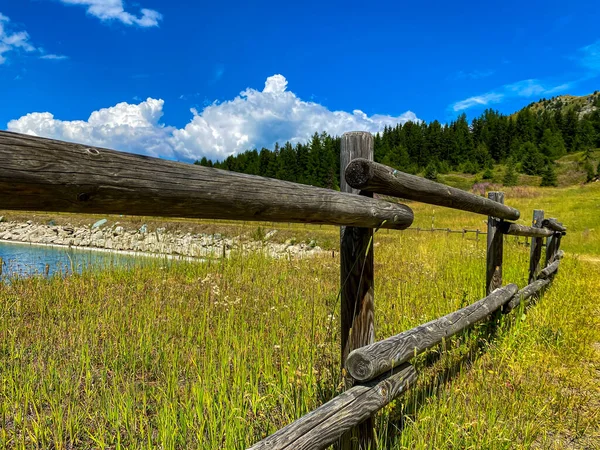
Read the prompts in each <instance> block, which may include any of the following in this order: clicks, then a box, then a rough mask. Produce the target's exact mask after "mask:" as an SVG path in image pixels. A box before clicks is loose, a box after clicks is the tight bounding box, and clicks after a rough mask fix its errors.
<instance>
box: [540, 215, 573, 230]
mask: <svg viewBox="0 0 600 450" xmlns="http://www.w3.org/2000/svg"><path fill="white" fill-rule="evenodd" d="M542 226H543V227H545V228H550V229H551V230H554V231H560V232H564V231H567V227H565V226H564V225H563V224H562V223H560V222H559V221H558V220H556V219H552V218H550V219H544V221H543V222H542Z"/></svg>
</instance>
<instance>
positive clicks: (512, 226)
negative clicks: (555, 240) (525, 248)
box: [500, 222, 554, 238]
mask: <svg viewBox="0 0 600 450" xmlns="http://www.w3.org/2000/svg"><path fill="white" fill-rule="evenodd" d="M500 231H501V232H502V234H507V235H510V236H527V237H534V238H544V237H548V236H551V235H552V234H554V231H552V230H548V229H546V228H541V227H528V226H526V225H519V224H518V223H511V222H501V223H500Z"/></svg>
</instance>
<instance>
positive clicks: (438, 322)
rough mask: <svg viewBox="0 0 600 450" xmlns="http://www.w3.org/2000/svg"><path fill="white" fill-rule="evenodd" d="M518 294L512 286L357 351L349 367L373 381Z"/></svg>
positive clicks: (360, 377) (355, 374)
mask: <svg viewBox="0 0 600 450" xmlns="http://www.w3.org/2000/svg"><path fill="white" fill-rule="evenodd" d="M516 292H517V286H516V285H515V284H509V285H507V286H505V287H503V288H500V289H497V290H496V291H494V292H493V293H491V294H490V295H488V296H487V297H485V298H483V299H481V300H479V301H477V302H475V303H473V304H472V305H469V306H467V307H465V308H462V309H459V310H458V311H455V312H452V313H450V314H447V315H445V316H444V317H441V318H439V319H435V320H432V321H431V322H428V323H426V324H424V325H420V326H418V327H416V328H412V329H410V330H408V331H404V332H402V333H400V334H397V335H395V336H392V337H389V338H387V339H384V340H383V341H379V342H375V343H374V344H371V345H368V346H366V347H362V348H359V349H357V350H354V351H353V352H352V353H350V355H349V356H348V359H347V360H346V368H347V369H348V372H349V373H350V375H352V377H353V378H355V379H356V380H359V381H365V380H370V379H372V378H374V377H376V376H378V375H380V374H382V373H385V372H386V371H388V370H390V369H392V368H393V367H396V366H398V365H400V364H402V363H404V362H406V361H408V360H409V359H411V358H412V357H413V356H415V355H416V354H419V353H421V352H423V351H425V350H427V349H428V348H431V347H433V346H434V345H437V344H439V343H440V342H442V339H445V338H448V337H450V336H453V335H455V334H456V333H458V332H460V331H462V330H464V329H465V328H467V327H470V326H471V325H473V324H475V323H477V322H479V321H480V320H482V319H484V318H486V317H487V316H489V315H490V314H491V313H493V312H494V311H496V310H497V309H499V308H500V307H501V306H502V305H504V304H505V303H507V302H508V301H509V300H510V299H511V298H512V296H513V295H514V294H515V293H516Z"/></svg>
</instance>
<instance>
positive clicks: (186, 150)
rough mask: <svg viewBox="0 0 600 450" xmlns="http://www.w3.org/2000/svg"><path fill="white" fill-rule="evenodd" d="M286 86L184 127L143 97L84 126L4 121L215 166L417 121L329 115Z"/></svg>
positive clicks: (409, 116) (248, 94) (195, 115)
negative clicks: (251, 153)
mask: <svg viewBox="0 0 600 450" xmlns="http://www.w3.org/2000/svg"><path fill="white" fill-rule="evenodd" d="M287 84H288V82H287V80H286V78H285V77H284V76H282V75H273V76H271V77H269V78H267V80H266V82H265V86H264V88H263V89H262V91H260V90H256V89H252V88H248V89H246V90H244V91H242V92H241V93H240V94H239V95H238V96H236V97H235V98H233V99H232V100H228V101H225V102H221V103H217V102H215V103H213V104H211V105H208V106H207V107H205V108H204V109H203V110H202V111H197V110H195V109H192V110H191V112H192V119H191V121H190V122H189V123H188V124H187V125H186V126H185V127H183V128H175V127H170V126H165V125H164V124H162V123H160V118H161V116H162V114H163V105H164V102H163V100H155V99H151V98H149V99H147V100H146V101H144V102H141V103H139V104H128V103H119V104H118V105H116V106H113V107H110V108H106V109H101V110H100V111H95V112H93V113H92V114H91V115H90V117H89V119H88V120H87V121H61V120H58V119H55V118H54V116H53V115H52V114H51V113H49V112H45V113H30V114H27V115H26V116H23V117H21V118H19V119H16V120H13V121H11V122H9V123H8V129H9V130H11V131H16V132H20V133H27V134H34V135H38V136H46V137H52V138H56V139H64V140H68V141H74V142H81V143H86V144H90V145H98V146H104V147H108V148H114V149H117V150H126V151H131V152H136V153H142V154H147V155H152V156H161V157H166V158H176V159H181V160H194V159H199V158H201V157H202V156H206V157H208V158H211V159H220V160H222V159H224V158H226V157H227V156H229V155H232V154H236V153H239V152H242V151H245V150H248V149H253V148H259V149H260V148H261V147H267V148H272V147H273V145H274V144H275V142H280V143H283V142H285V141H291V142H304V141H307V140H308V139H309V138H310V137H311V136H312V134H314V132H315V131H317V132H321V131H327V132H328V133H330V134H332V135H341V134H342V133H344V132H346V131H370V132H377V131H381V130H383V128H384V127H385V126H386V125H388V126H394V125H396V124H398V123H405V122H407V121H409V120H411V121H418V120H419V119H418V118H417V116H416V115H415V114H414V113H413V112H411V111H407V112H405V113H404V114H401V115H400V116H389V115H379V114H375V115H372V116H368V115H367V114H365V113H364V112H362V111H360V110H354V111H353V112H352V113H349V112H346V111H331V110H329V109H327V108H326V107H325V106H323V105H320V104H318V103H314V102H307V101H303V100H301V99H300V98H298V96H296V94H294V93H293V92H291V91H288V90H287Z"/></svg>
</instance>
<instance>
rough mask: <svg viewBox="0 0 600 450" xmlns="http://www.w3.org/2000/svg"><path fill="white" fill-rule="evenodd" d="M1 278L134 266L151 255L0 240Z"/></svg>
mask: <svg viewBox="0 0 600 450" xmlns="http://www.w3.org/2000/svg"><path fill="white" fill-rule="evenodd" d="M0 258H1V259H2V277H3V278H11V277H14V276H21V277H27V276H32V275H46V274H47V275H49V276H50V275H53V274H56V273H58V274H69V273H72V272H73V271H75V272H79V273H80V272H81V271H82V270H84V269H86V270H96V269H103V268H107V267H111V266H132V265H133V264H139V263H142V262H144V261H146V262H147V261H148V260H150V259H151V258H147V257H140V256H133V255H125V254H118V253H110V252H99V251H91V250H78V249H74V248H67V247H65V248H62V247H46V246H38V245H33V244H20V243H14V244H13V243H4V242H0Z"/></svg>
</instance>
